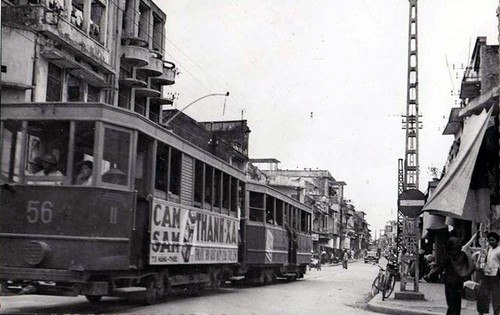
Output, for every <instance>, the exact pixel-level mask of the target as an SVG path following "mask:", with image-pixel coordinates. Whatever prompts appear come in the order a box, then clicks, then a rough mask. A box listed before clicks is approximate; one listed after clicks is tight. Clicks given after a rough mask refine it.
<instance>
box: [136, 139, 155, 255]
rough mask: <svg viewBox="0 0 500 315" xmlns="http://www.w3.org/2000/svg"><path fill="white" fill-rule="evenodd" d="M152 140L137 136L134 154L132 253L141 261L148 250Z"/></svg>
mask: <svg viewBox="0 0 500 315" xmlns="http://www.w3.org/2000/svg"><path fill="white" fill-rule="evenodd" d="M153 150H154V140H153V139H151V138H149V137H147V136H145V135H143V134H139V135H138V137H137V146H136V152H135V171H134V174H135V180H134V189H135V191H136V211H135V218H134V219H135V225H136V226H135V231H134V232H135V234H134V241H133V244H132V253H133V254H134V255H135V257H137V260H141V259H143V258H144V257H148V256H147V255H148V250H149V246H148V244H149V235H148V232H147V231H148V228H147V227H148V222H149V209H150V207H151V204H150V203H151V200H152V198H148V195H152V194H153V193H152V192H153V185H154V184H153V180H154V172H153V168H152V166H153V165H154V152H153Z"/></svg>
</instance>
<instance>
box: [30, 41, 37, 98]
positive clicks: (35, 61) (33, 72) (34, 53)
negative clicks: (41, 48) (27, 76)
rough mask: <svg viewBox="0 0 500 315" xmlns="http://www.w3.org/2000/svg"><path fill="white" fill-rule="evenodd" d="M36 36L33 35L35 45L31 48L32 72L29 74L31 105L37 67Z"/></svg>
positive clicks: (33, 96)
mask: <svg viewBox="0 0 500 315" xmlns="http://www.w3.org/2000/svg"><path fill="white" fill-rule="evenodd" d="M37 46H38V34H35V44H34V48H33V70H32V73H31V86H32V87H33V88H32V89H31V96H30V102H31V103H33V102H34V101H35V88H36V71H37V65H38V62H37V60H38V55H37V54H38V50H37Z"/></svg>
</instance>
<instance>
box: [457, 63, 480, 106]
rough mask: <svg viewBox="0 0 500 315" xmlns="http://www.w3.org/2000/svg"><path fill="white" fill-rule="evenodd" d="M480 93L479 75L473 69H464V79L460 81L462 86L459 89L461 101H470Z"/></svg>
mask: <svg viewBox="0 0 500 315" xmlns="http://www.w3.org/2000/svg"><path fill="white" fill-rule="evenodd" d="M480 93H481V79H480V77H479V73H478V72H477V71H476V69H475V68H473V67H467V68H466V69H465V73H464V77H463V79H462V86H461V88H460V98H461V99H466V98H469V99H472V98H475V97H477V96H479V94H480Z"/></svg>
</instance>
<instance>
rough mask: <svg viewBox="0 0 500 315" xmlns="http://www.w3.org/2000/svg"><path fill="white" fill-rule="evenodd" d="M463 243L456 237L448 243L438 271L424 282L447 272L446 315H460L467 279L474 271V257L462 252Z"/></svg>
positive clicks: (445, 288)
mask: <svg viewBox="0 0 500 315" xmlns="http://www.w3.org/2000/svg"><path fill="white" fill-rule="evenodd" d="M469 243H470V242H469ZM461 247H462V246H461V242H460V240H459V239H458V238H456V237H450V238H449V239H448V241H446V245H445V256H444V259H443V261H442V262H441V263H440V264H439V265H438V267H437V268H436V269H433V270H432V271H431V272H430V273H429V274H428V275H426V276H425V277H424V280H426V281H427V280H428V279H432V278H434V277H436V276H437V275H438V274H440V273H441V272H443V271H445V272H446V274H445V279H444V293H445V296H446V304H447V305H448V310H447V312H446V315H460V311H461V308H462V290H463V286H464V281H465V279H466V278H467V277H468V276H470V274H471V273H472V272H473V271H474V268H475V267H474V262H473V261H472V257H470V256H469V255H467V254H466V252H465V251H464V250H461V249H462V248H461Z"/></svg>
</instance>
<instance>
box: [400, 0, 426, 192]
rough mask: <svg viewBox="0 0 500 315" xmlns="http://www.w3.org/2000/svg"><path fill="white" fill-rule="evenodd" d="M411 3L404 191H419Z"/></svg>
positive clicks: (413, 10) (414, 6)
mask: <svg viewBox="0 0 500 315" xmlns="http://www.w3.org/2000/svg"><path fill="white" fill-rule="evenodd" d="M409 1H410V15H409V23H408V77H407V91H406V116H403V120H402V123H403V129H404V130H405V135H406V137H405V138H406V141H405V165H404V184H403V185H404V186H403V189H404V190H406V189H418V187H419V186H418V177H419V161H418V160H419V159H418V149H419V147H418V144H419V141H418V131H419V129H422V126H421V123H422V122H421V121H420V118H421V117H422V115H420V114H419V113H418V36H417V30H418V22H417V0H409Z"/></svg>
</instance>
